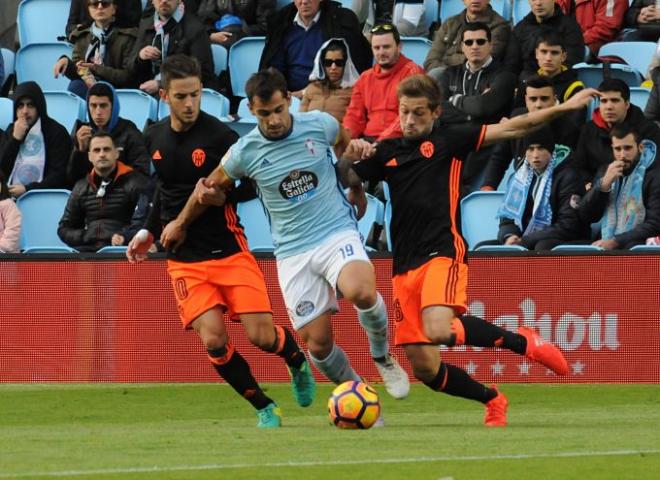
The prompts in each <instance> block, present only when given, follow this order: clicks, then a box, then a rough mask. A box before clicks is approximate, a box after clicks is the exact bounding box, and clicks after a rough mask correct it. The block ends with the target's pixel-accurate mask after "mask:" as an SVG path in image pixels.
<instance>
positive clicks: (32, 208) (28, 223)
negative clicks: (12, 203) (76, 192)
mask: <svg viewBox="0 0 660 480" xmlns="http://www.w3.org/2000/svg"><path fill="white" fill-rule="evenodd" d="M70 194H71V192H70V191H69V190H30V191H28V192H26V193H25V194H23V195H22V196H21V197H19V199H18V201H17V202H16V205H17V206H18V208H19V210H20V211H21V214H22V215H23V224H22V227H21V242H20V244H21V250H27V249H35V248H51V247H55V248H69V246H68V245H66V244H65V243H64V242H62V240H60V237H59V236H58V235H57V227H58V225H59V223H60V219H61V218H62V214H63V213H64V207H65V206H66V203H67V201H68V200H69V195H70ZM69 250H72V249H70V248H69Z"/></svg>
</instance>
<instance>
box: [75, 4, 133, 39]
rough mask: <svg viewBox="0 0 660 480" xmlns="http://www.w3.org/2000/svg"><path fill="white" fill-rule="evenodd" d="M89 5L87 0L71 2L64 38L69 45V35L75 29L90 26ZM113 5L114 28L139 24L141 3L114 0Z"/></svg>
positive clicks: (131, 26)
mask: <svg viewBox="0 0 660 480" xmlns="http://www.w3.org/2000/svg"><path fill="white" fill-rule="evenodd" d="M106 1H107V0H106ZM89 3H90V2H89V0H73V1H72V2H71V7H70V9H69V19H68V20H67V22H66V36H67V39H68V40H69V42H71V43H74V42H73V40H72V38H71V33H73V31H74V30H76V29H79V28H83V27H86V26H88V25H90V24H91V23H92V21H93V20H92V16H91V14H90V11H89V9H88V5H89ZM94 3H98V2H94ZM113 3H114V4H115V6H116V7H117V13H116V16H115V26H116V27H121V28H137V26H138V24H139V23H140V16H141V15H142V3H141V2H140V0H114V2H113Z"/></svg>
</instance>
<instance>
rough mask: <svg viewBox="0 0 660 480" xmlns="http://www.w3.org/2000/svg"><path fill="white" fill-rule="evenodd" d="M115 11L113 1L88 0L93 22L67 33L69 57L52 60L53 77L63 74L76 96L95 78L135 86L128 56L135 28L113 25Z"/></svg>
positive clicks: (81, 95)
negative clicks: (53, 64)
mask: <svg viewBox="0 0 660 480" xmlns="http://www.w3.org/2000/svg"><path fill="white" fill-rule="evenodd" d="M116 11H117V5H116V4H115V3H114V0H90V2H89V14H90V16H91V17H92V19H93V22H92V23H91V24H89V25H86V26H84V27H79V28H76V29H75V30H74V31H73V32H71V34H70V35H69V39H70V41H71V42H72V43H73V44H74V46H73V53H72V55H71V58H68V57H67V56H62V57H60V59H59V60H58V61H57V63H55V67H54V69H53V70H54V71H53V73H54V75H55V78H57V77H58V76H60V75H66V77H67V78H68V79H70V80H71V83H69V90H70V91H71V92H73V93H75V94H76V95H78V96H79V97H82V98H85V97H86V96H87V90H88V89H89V88H90V87H91V86H92V85H94V83H96V81H97V80H105V81H107V82H109V83H111V84H113V85H114V86H115V87H117V88H129V87H132V86H135V85H134V83H133V80H132V78H131V77H132V76H131V72H130V70H129V69H128V67H129V66H128V59H129V57H130V54H131V51H132V50H133V45H134V44H135V39H136V38H137V29H136V28H121V27H117V26H115V25H114V18H115V12H116Z"/></svg>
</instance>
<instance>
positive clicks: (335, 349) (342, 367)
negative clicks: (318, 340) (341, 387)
mask: <svg viewBox="0 0 660 480" xmlns="http://www.w3.org/2000/svg"><path fill="white" fill-rule="evenodd" d="M309 358H311V359H312V362H314V365H316V368H318V369H319V371H320V372H321V373H322V374H323V375H325V376H326V377H327V378H328V380H330V381H331V382H333V383H336V384H340V383H344V382H347V381H348V380H356V381H358V382H359V381H361V379H360V376H359V375H358V374H357V373H355V370H353V367H351V364H350V363H349V362H348V357H347V356H346V353H345V352H344V351H343V350H342V349H341V347H340V346H339V345H337V344H336V343H335V344H333V346H332V351H331V352H330V354H329V355H328V356H327V357H325V358H323V359H320V360H319V359H318V358H316V357H314V355H312V352H309Z"/></svg>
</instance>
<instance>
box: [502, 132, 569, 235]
mask: <svg viewBox="0 0 660 480" xmlns="http://www.w3.org/2000/svg"><path fill="white" fill-rule="evenodd" d="M570 153H571V149H570V148H568V147H565V146H564V145H555V151H554V152H553V153H552V158H551V159H550V163H549V164H548V167H547V168H546V170H545V172H544V173H543V176H541V178H540V180H538V181H539V182H540V184H539V186H538V188H537V190H536V191H537V193H536V197H535V198H534V209H533V210H532V218H530V220H529V223H528V224H527V228H525V231H524V232H523V235H528V234H530V233H532V232H535V231H537V230H543V229H544V228H547V227H549V226H550V225H551V224H552V206H551V205H550V194H551V193H552V180H553V176H554V171H555V168H556V167H557V166H558V165H559V164H561V162H563V161H564V160H565V159H566V157H568V155H569V154H570ZM534 175H535V173H534V170H533V169H532V167H531V166H530V165H529V163H528V162H527V159H525V161H524V162H523V164H522V165H521V166H520V168H518V170H516V173H515V174H514V175H513V177H511V182H510V183H509V187H508V188H507V192H506V195H505V196H504V201H503V202H502V205H501V206H500V208H499V210H498V211H497V217H498V218H509V219H511V220H513V222H514V223H515V224H516V226H517V227H518V228H519V229H520V230H521V231H522V230H523V224H522V221H523V214H524V213H525V206H526V204H527V196H528V195H529V187H530V186H531V184H532V179H533V178H534Z"/></svg>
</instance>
